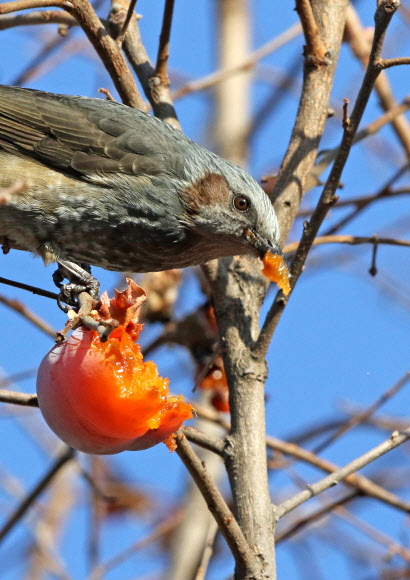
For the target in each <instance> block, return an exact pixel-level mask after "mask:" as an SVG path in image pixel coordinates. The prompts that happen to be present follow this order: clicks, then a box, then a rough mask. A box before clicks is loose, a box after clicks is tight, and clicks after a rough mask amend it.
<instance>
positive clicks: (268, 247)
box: [245, 228, 291, 296]
mask: <svg viewBox="0 0 410 580" xmlns="http://www.w3.org/2000/svg"><path fill="white" fill-rule="evenodd" d="M245 237H246V238H247V240H248V241H249V242H250V243H251V244H252V245H253V247H254V248H255V249H256V250H257V252H258V253H259V256H260V257H261V259H262V262H263V266H264V267H263V270H262V273H263V274H265V276H266V277H267V278H269V280H270V281H271V282H276V284H277V285H278V286H279V288H280V289H281V290H282V292H283V293H284V294H285V296H287V295H288V294H289V292H290V290H291V288H290V281H289V271H288V267H287V265H286V262H285V260H284V259H283V254H282V250H281V248H280V247H279V245H276V246H274V245H273V244H272V243H269V244H267V243H266V242H264V241H263V240H261V239H260V238H259V236H257V235H256V234H255V233H254V232H252V230H250V229H249V228H246V230H245Z"/></svg>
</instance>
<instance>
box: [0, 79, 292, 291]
mask: <svg viewBox="0 0 410 580" xmlns="http://www.w3.org/2000/svg"><path fill="white" fill-rule="evenodd" d="M0 166H1V172H0V191H1V190H3V191H4V190H7V188H11V191H12V186H13V184H15V183H16V181H21V180H23V181H24V182H25V183H26V184H27V187H26V189H22V190H20V191H19V190H18V189H17V191H16V192H15V193H11V194H10V195H9V197H8V198H7V199H6V200H3V202H2V203H1V204H0V241H3V251H5V252H7V251H8V250H9V249H10V248H17V249H22V250H26V251H28V252H31V253H32V254H34V255H37V256H40V257H41V258H42V259H43V261H44V263H45V264H46V265H48V264H50V263H52V262H56V263H57V265H58V267H59V273H58V274H57V275H56V277H55V278H54V280H55V282H56V283H57V284H58V285H60V286H61V281H62V280H63V279H64V278H67V279H68V280H69V281H70V283H71V286H72V287H74V286H75V287H76V289H77V290H78V288H79V287H80V286H81V287H83V286H84V287H86V288H91V289H92V291H93V292H94V291H96V288H95V286H94V287H93V280H95V279H94V278H93V277H92V276H91V274H90V270H89V268H88V266H89V265H92V266H99V267H102V268H104V269H106V270H114V271H118V272H123V271H132V272H141V273H144V272H154V271H161V270H170V269H172V268H183V267H187V266H195V265H198V264H202V263H204V262H207V261H209V260H212V259H215V258H222V257H227V256H235V255H242V254H251V255H254V256H258V257H260V258H263V256H265V255H266V254H267V252H270V253H271V254H278V255H281V254H282V251H281V247H280V244H279V236H280V233H279V225H278V220H277V217H276V214H275V211H274V208H273V205H272V203H271V200H270V199H269V197H268V195H267V194H266V193H265V192H264V191H263V189H262V188H261V187H260V185H259V184H258V183H257V182H256V181H255V180H254V179H253V178H252V177H251V176H250V175H249V174H248V173H247V172H246V171H245V170H244V169H242V168H241V167H238V166H236V165H234V164H233V163H231V162H229V161H227V160H225V159H222V158H221V157H219V156H218V155H216V154H215V153H213V152H211V151H209V150H207V149H205V148H204V147H202V146H200V145H199V144H197V143H195V142H193V141H191V140H190V139H189V138H188V137H187V136H185V135H184V134H183V133H182V132H181V131H179V130H178V129H175V128H173V127H172V126H170V125H169V124H166V123H164V122H163V121H161V120H160V119H157V118H155V117H153V116H152V115H149V114H147V113H144V112H142V111H140V110H137V109H133V108H130V107H128V106H126V105H123V104H120V103H117V102H113V101H107V100H104V99H99V98H89V97H84V96H71V95H62V94H54V93H49V92H44V91H38V90H34V89H26V88H21V87H11V86H5V85H0ZM67 286H69V285H67Z"/></svg>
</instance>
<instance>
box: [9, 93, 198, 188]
mask: <svg viewBox="0 0 410 580" xmlns="http://www.w3.org/2000/svg"><path fill="white" fill-rule="evenodd" d="M173 132H175V133H177V134H178V135H174V134H173ZM175 138H176V139H177V141H181V142H182V144H181V146H182V145H185V143H184V141H188V140H187V139H186V138H184V137H183V136H182V135H181V136H179V132H178V131H176V130H174V129H172V128H170V127H169V126H166V125H165V124H164V123H161V121H158V120H157V119H154V118H153V117H151V116H149V115H146V114H145V113H142V112H141V111H136V110H134V109H130V108H129V107H125V106H124V105H120V104H117V103H113V102H108V101H104V100H102V99H89V98H86V97H70V96H66V95H54V94H51V93H45V92H41V91H34V90H30V89H21V88H18V87H7V86H0V146H2V147H3V148H5V149H8V150H14V151H15V152H18V153H19V154H23V155H25V156H29V157H31V158H33V159H35V160H37V161H39V162H41V163H44V164H46V165H48V166H50V167H52V168H56V169H60V170H66V171H69V172H74V173H75V174H77V175H78V177H81V176H86V177H88V178H91V179H94V178H95V179H99V178H101V177H104V178H105V179H108V180H109V176H110V174H112V173H125V174H128V175H141V174H145V175H159V174H164V173H169V171H171V173H172V172H173V169H172V164H171V165H170V164H169V163H168V162H167V158H168V156H169V153H168V150H169V145H170V142H171V141H172V139H175ZM182 148H183V147H182Z"/></svg>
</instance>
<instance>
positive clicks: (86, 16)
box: [0, 0, 146, 110]
mask: <svg viewBox="0 0 410 580" xmlns="http://www.w3.org/2000/svg"><path fill="white" fill-rule="evenodd" d="M49 6H56V7H58V8H62V9H63V10H66V11H67V12H69V13H70V14H71V15H72V16H73V17H74V18H75V19H76V20H77V22H78V23H79V25H80V26H81V28H82V29H83V31H84V32H85V34H86V36H87V38H88V40H89V41H90V43H91V44H92V46H93V47H94V49H95V50H96V52H97V54H98V55H99V57H100V59H101V62H102V63H103V64H104V66H105V68H106V70H107V72H108V74H109V75H110V77H111V79H112V81H113V83H114V85H115V87H116V89H117V91H118V93H119V94H120V96H121V98H122V100H123V102H124V104H126V105H129V106H130V107H134V108H137V109H141V110H145V109H146V107H145V104H144V101H143V100H142V98H141V95H140V94H139V91H138V89H137V85H136V84H135V80H134V77H133V76H132V74H131V71H130V69H129V68H128V65H127V63H126V62H125V59H124V57H123V55H122V53H121V50H120V49H119V47H118V45H117V43H116V42H115V41H114V40H113V39H112V38H111V36H110V35H109V34H108V33H106V34H103V33H102V31H105V30H106V29H105V27H104V25H103V23H102V22H101V20H100V19H99V18H98V16H97V14H96V13H95V11H94V9H93V7H92V6H91V4H90V3H89V2H88V0H72V2H67V1H66V0H13V1H12V2H5V3H4V4H2V5H0V14H7V13H9V12H15V11H17V10H26V9H28V8H44V7H49Z"/></svg>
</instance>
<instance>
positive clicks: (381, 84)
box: [345, 0, 410, 159]
mask: <svg viewBox="0 0 410 580" xmlns="http://www.w3.org/2000/svg"><path fill="white" fill-rule="evenodd" d="M383 4H384V5H386V6H387V9H389V5H390V4H391V6H392V8H393V10H394V9H395V8H397V7H398V6H399V4H400V2H396V1H394V2H391V1H390V0H389V1H388V2H383ZM345 37H346V38H347V39H348V40H349V42H350V47H351V49H352V52H353V54H354V55H355V56H356V58H357V59H358V60H360V62H361V63H362V64H363V66H364V67H367V66H368V61H369V55H370V44H369V42H368V41H367V37H366V31H365V28H364V27H363V25H362V23H361V22H360V18H359V15H358V14H357V12H356V10H355V8H354V6H353V4H352V3H349V7H348V9H347V13H346V27H345ZM380 60H381V58H380V57H379V58H378V59H377V60H376V61H375V63H376V66H377V62H379V61H380ZM374 88H375V91H376V93H377V95H378V97H379V100H380V105H381V106H382V108H383V109H384V110H385V111H389V110H390V109H393V108H394V107H395V106H396V105H397V102H396V99H395V96H394V93H393V91H392V88H391V85H390V83H389V79H388V78H387V76H386V74H385V73H384V72H382V73H381V74H380V76H379V77H378V79H377V81H376V83H375V87H374ZM392 128H393V131H394V132H395V133H396V135H397V137H398V139H399V141H400V143H401V144H402V146H403V148H404V150H405V152H406V156H407V159H410V125H409V122H408V120H407V119H406V118H405V117H404V115H401V116H399V117H397V118H395V119H394V120H393V121H392Z"/></svg>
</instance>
